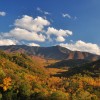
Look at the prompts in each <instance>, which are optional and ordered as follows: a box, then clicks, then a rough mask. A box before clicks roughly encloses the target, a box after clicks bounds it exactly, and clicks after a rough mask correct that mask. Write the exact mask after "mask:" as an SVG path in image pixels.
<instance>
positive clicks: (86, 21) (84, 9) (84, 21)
mask: <svg viewBox="0 0 100 100" xmlns="http://www.w3.org/2000/svg"><path fill="white" fill-rule="evenodd" d="M2 12H5V14H2ZM0 13H1V14H0V34H1V36H0V37H1V42H2V41H3V40H5V41H6V39H9V40H11V39H12V38H13V39H15V40H16V41H18V42H20V43H21V44H23V43H24V44H28V43H30V44H32V43H35V44H38V45H41V46H51V45H56V44H61V45H63V46H67V47H69V49H71V48H75V50H80V48H81V46H82V48H83V51H88V52H89V50H90V49H91V48H96V49H93V51H90V52H91V53H95V52H94V51H95V50H97V49H98V52H99V50H100V39H99V38H100V28H99V27H100V0H0ZM24 15H27V16H28V17H31V18H33V20H34V19H35V18H37V17H38V16H39V17H41V18H43V19H44V20H46V21H48V22H49V23H50V24H49V25H44V26H43V30H45V33H46V32H47V30H48V27H51V28H53V29H56V31H57V32H59V30H60V29H62V30H63V31H65V30H69V31H70V32H72V34H69V33H68V32H67V33H66V34H67V35H66V36H65V35H58V34H57V33H50V32H49V35H50V38H51V40H50V39H49V40H47V37H48V36H46V35H47V34H48V33H46V34H45V33H44V32H38V33H37V34H40V33H41V34H43V35H44V34H45V36H46V37H45V38H46V39H45V41H44V42H43V41H42V42H41V41H36V40H34V39H33V40H32V39H31V40H27V39H26V40H25V39H18V37H17V38H16V36H15V35H14V34H13V36H14V37H13V36H12V37H11V32H10V31H11V30H13V32H15V31H14V28H21V29H22V28H24V29H25V27H22V26H20V25H14V24H15V21H16V20H17V19H19V20H21V19H22V18H24V17H25V16H24ZM17 24H18V23H17ZM28 31H29V30H28ZM3 34H10V36H9V37H7V36H5V35H3ZM22 35H23V34H22ZM20 36H21V33H20ZM57 37H59V38H58V39H57ZM26 38H27V37H26ZM57 40H58V41H57ZM3 42H4V41H3ZM3 42H2V43H1V45H2V44H3ZM10 42H11V41H10ZM89 43H90V44H91V47H89V46H90V44H89ZM79 44H82V45H81V46H80V47H78V45H79ZM95 44H96V45H95ZM5 45H6V44H5ZM72 46H73V47H72ZM84 48H85V49H86V50H85V49H84ZM73 50H74V49H73ZM99 53H100V52H99ZM99 53H97V54H99Z"/></svg>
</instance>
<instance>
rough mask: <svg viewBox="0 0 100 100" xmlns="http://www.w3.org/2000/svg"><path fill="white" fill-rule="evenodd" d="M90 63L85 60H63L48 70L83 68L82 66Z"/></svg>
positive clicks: (50, 66)
mask: <svg viewBox="0 0 100 100" xmlns="http://www.w3.org/2000/svg"><path fill="white" fill-rule="evenodd" d="M87 62H89V61H88V60H84V59H74V60H73V59H69V60H62V61H59V62H56V63H54V64H51V65H49V66H47V67H48V68H65V69H66V68H70V67H75V66H81V65H82V64H85V63H87Z"/></svg>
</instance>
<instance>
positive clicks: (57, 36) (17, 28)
mask: <svg viewBox="0 0 100 100" xmlns="http://www.w3.org/2000/svg"><path fill="white" fill-rule="evenodd" d="M69 35H72V31H70V30H63V29H59V30H58V29H55V28H53V27H50V22H49V21H48V20H47V19H44V18H42V17H39V16H38V17H36V18H33V17H31V16H28V15H23V16H22V18H19V19H16V20H15V23H14V28H13V29H11V30H10V31H9V32H5V33H0V38H2V39H8V40H9V39H15V40H17V41H19V43H20V44H21V43H22V42H24V43H26V44H27V42H33V43H34V41H38V42H45V41H54V40H55V41H57V42H64V41H65V38H66V37H67V36H69ZM52 37H54V39H52ZM14 43H15V42H14ZM30 45H32V44H30ZM33 45H35V44H33Z"/></svg>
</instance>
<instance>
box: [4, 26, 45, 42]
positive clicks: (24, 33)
mask: <svg viewBox="0 0 100 100" xmlns="http://www.w3.org/2000/svg"><path fill="white" fill-rule="evenodd" d="M3 37H5V38H15V39H16V40H27V41H40V42H44V41H45V38H46V37H45V36H44V35H42V34H37V33H36V32H30V31H28V30H26V29H21V28H15V29H12V30H11V31H10V32H8V33H3Z"/></svg>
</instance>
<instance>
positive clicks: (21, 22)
mask: <svg viewBox="0 0 100 100" xmlns="http://www.w3.org/2000/svg"><path fill="white" fill-rule="evenodd" d="M48 25H50V22H49V21H48V20H46V19H44V18H42V17H39V16H38V17H37V18H35V19H34V18H33V17H31V16H28V15H24V16H23V17H22V18H21V19H17V20H16V21H15V26H16V27H19V28H24V29H26V30H29V31H35V32H41V31H43V28H44V26H48Z"/></svg>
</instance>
